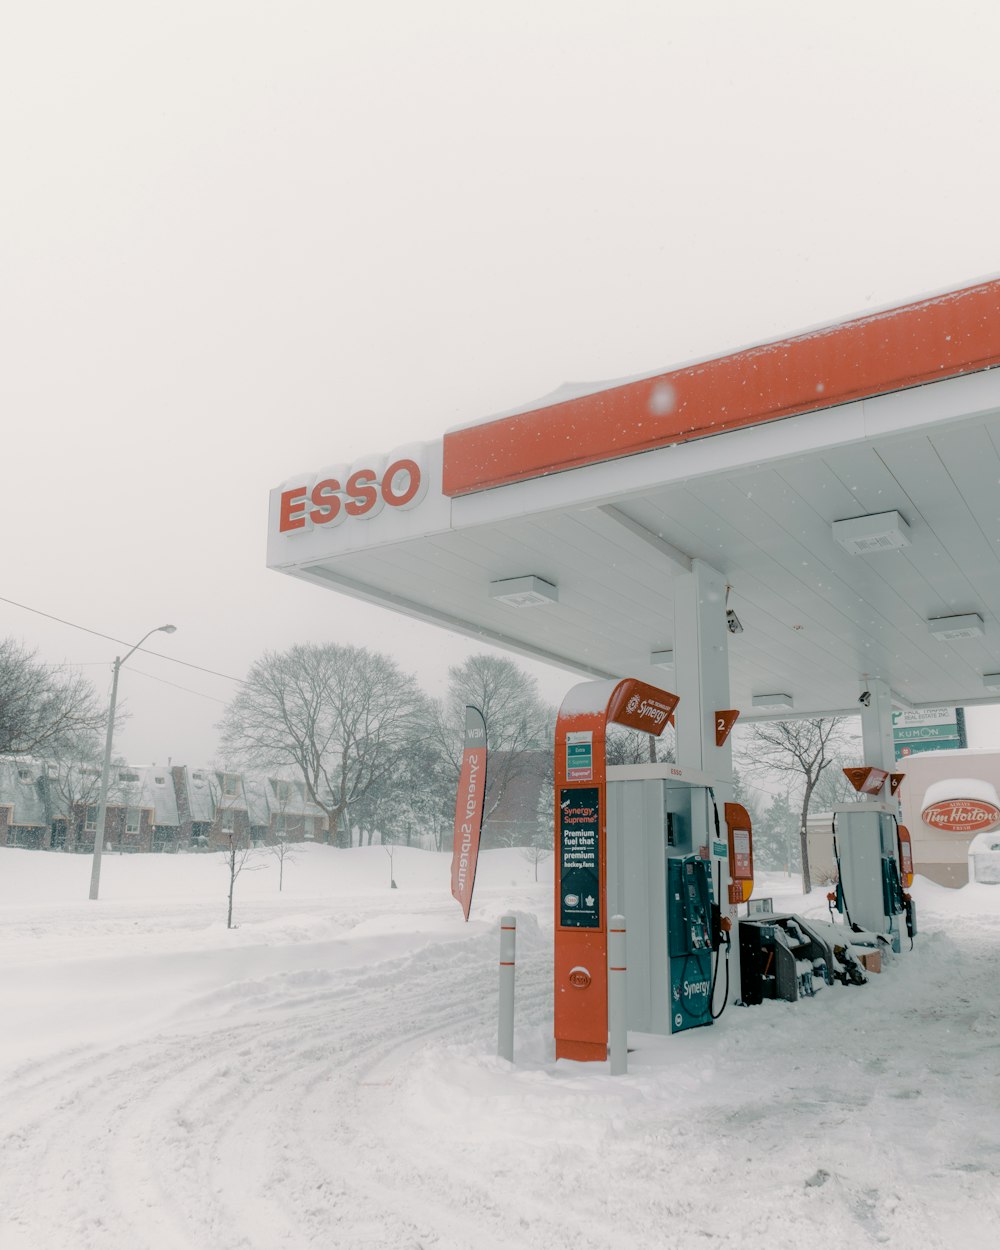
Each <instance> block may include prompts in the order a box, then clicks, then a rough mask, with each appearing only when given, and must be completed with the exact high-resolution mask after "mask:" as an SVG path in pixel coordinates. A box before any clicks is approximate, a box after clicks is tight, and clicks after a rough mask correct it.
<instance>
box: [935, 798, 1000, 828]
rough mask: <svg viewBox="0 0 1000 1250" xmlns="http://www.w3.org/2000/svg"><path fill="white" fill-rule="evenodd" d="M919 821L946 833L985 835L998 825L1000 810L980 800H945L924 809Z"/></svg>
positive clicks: (999, 823) (999, 822)
mask: <svg viewBox="0 0 1000 1250" xmlns="http://www.w3.org/2000/svg"><path fill="white" fill-rule="evenodd" d="M920 819H921V820H922V821H923V822H924V824H925V825H930V826H931V828H932V829H943V830H945V832H947V833H987V832H989V831H990V830H992V829H996V828H997V826H998V825H1000V808H997V807H994V806H993V804H992V803H985V802H983V801H982V800H981V799H945V800H943V801H942V802H940V803H932V804H931V805H930V806H929V807H925V808H924V810H923V811H922V812H921V813H920Z"/></svg>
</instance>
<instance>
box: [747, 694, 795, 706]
mask: <svg viewBox="0 0 1000 1250" xmlns="http://www.w3.org/2000/svg"><path fill="white" fill-rule="evenodd" d="M753 706H754V707H793V706H794V702H793V700H792V696H791V695H790V694H755V695H754V696H753Z"/></svg>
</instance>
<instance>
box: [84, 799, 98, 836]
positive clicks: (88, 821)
mask: <svg viewBox="0 0 1000 1250" xmlns="http://www.w3.org/2000/svg"><path fill="white" fill-rule="evenodd" d="M83 830H84V833H96V832H97V808H96V807H94V806H92V805H91V806H88V808H87V815H86V818H85V820H84V822H83Z"/></svg>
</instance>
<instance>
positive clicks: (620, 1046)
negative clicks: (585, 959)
mask: <svg viewBox="0 0 1000 1250" xmlns="http://www.w3.org/2000/svg"><path fill="white" fill-rule="evenodd" d="M625 942H626V934H625V917H624V916H612V917H611V924H610V925H609V926H608V1033H609V1034H610V1038H611V1075H612V1076H624V1075H625V1073H627V1072H628V990H627V985H626V977H627V972H628V966H627V964H626V962H625Z"/></svg>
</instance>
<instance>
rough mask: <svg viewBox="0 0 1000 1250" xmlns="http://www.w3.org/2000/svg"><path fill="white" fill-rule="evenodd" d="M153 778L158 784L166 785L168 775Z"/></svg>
mask: <svg viewBox="0 0 1000 1250" xmlns="http://www.w3.org/2000/svg"><path fill="white" fill-rule="evenodd" d="M153 780H154V781H155V782H156V784H157V785H158V786H165V785H166V784H167V779H166V777H154V778H153Z"/></svg>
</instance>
